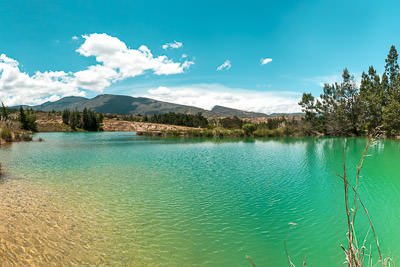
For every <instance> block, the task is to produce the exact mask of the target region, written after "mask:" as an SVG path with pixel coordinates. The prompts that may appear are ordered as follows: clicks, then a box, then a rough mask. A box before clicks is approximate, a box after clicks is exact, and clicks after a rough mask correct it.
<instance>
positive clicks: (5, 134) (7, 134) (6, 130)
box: [0, 126, 12, 142]
mask: <svg viewBox="0 0 400 267" xmlns="http://www.w3.org/2000/svg"><path fill="white" fill-rule="evenodd" d="M0 136H1V138H2V139H4V140H6V142H11V141H12V131H11V128H10V127H8V126H4V127H3V128H1V131H0Z"/></svg>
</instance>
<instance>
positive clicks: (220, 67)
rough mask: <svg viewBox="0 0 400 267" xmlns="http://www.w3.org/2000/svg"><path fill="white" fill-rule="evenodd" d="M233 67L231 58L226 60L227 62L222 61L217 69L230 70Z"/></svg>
mask: <svg viewBox="0 0 400 267" xmlns="http://www.w3.org/2000/svg"><path fill="white" fill-rule="evenodd" d="M231 67H232V65H231V61H230V60H225V62H224V63H222V65H220V66H218V67H217V71H221V70H229V69H230V68H231Z"/></svg>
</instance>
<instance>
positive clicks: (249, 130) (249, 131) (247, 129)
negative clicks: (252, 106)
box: [242, 123, 257, 136]
mask: <svg viewBox="0 0 400 267" xmlns="http://www.w3.org/2000/svg"><path fill="white" fill-rule="evenodd" d="M242 129H243V131H244V134H245V135H246V136H252V135H253V133H254V131H255V130H256V129H257V127H256V126H255V125H254V124H253V123H246V124H243V126H242Z"/></svg>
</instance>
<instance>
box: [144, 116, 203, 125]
mask: <svg viewBox="0 0 400 267" xmlns="http://www.w3.org/2000/svg"><path fill="white" fill-rule="evenodd" d="M143 122H152V123H161V124H173V125H179V126H187V127H200V128H205V127H207V125H208V120H207V118H206V117H204V116H203V115H202V114H201V113H200V112H199V113H197V114H195V115H192V114H183V113H174V112H168V113H164V114H154V115H153V116H150V117H148V116H144V117H143Z"/></svg>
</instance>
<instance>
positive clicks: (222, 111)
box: [211, 105, 268, 118]
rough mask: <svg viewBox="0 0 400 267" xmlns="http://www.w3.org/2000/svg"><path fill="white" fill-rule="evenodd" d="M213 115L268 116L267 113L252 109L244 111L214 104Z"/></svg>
mask: <svg viewBox="0 0 400 267" xmlns="http://www.w3.org/2000/svg"><path fill="white" fill-rule="evenodd" d="M211 113H212V115H214V116H219V117H229V116H236V117H239V118H259V117H268V115H267V114H264V113H257V112H250V111H243V110H239V109H234V108H227V107H223V106H218V105H217V106H214V107H213V108H212V110H211Z"/></svg>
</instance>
